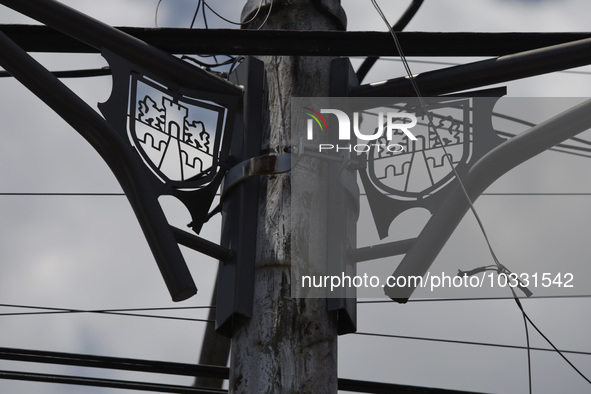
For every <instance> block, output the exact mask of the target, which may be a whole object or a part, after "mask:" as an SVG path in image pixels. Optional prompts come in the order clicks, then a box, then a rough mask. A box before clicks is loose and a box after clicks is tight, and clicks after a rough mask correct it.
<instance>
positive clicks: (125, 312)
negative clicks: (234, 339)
mask: <svg viewBox="0 0 591 394" xmlns="http://www.w3.org/2000/svg"><path fill="white" fill-rule="evenodd" d="M0 307H7V308H23V309H39V310H40V311H37V312H9V313H0V317H1V316H31V315H51V314H75V313H95V314H105V315H118V316H129V317H147V318H152V319H169V320H182V321H193V322H202V323H212V322H214V321H213V320H209V319H197V318H188V317H177V316H164V315H149V314H138V313H129V312H133V311H149V310H188V309H211V308H215V307H213V306H196V307H171V308H129V309H97V310H85V309H66V308H53V307H43V306H29V305H12V304H0Z"/></svg>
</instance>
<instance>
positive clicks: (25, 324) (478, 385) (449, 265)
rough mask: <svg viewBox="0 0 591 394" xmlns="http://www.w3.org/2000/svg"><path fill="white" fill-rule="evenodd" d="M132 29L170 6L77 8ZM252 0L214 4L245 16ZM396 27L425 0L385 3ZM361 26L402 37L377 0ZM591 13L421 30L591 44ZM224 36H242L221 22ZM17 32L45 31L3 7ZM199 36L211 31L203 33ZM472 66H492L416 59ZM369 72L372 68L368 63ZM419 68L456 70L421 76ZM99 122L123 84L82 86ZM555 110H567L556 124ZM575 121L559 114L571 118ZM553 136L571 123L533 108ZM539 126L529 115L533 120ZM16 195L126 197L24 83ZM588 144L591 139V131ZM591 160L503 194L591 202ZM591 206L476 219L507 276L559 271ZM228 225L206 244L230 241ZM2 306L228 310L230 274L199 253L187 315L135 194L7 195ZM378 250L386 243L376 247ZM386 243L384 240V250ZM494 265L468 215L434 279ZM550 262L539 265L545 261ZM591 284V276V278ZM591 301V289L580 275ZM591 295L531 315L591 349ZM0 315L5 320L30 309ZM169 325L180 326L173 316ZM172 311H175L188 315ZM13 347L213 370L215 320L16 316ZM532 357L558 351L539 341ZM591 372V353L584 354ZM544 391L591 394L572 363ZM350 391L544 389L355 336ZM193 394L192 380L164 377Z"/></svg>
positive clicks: (491, 305) (488, 331) (73, 83)
mask: <svg viewBox="0 0 591 394" xmlns="http://www.w3.org/2000/svg"><path fill="white" fill-rule="evenodd" d="M63 3H65V4H68V5H70V6H72V7H74V8H76V9H79V10H80V11H82V12H84V13H87V14H89V15H91V16H93V17H95V18H97V19H100V20H102V21H104V22H106V23H108V24H111V25H114V26H146V27H153V26H154V22H155V11H156V5H157V1H156V0H151V1H148V0H103V1H101V2H96V1H88V0H87V1H83V0H70V1H63ZM196 3H197V1H196V0H162V3H161V4H160V7H159V13H158V24H159V25H160V26H174V27H188V26H189V24H190V22H191V17H192V14H193V12H194V7H195V5H196ZM243 3H244V2H243V1H242V0H240V1H235V0H232V1H217V2H211V5H212V7H214V8H215V9H216V10H217V11H219V12H220V13H221V14H222V15H224V16H225V17H227V18H229V19H231V20H238V19H239V16H240V12H241V9H242V6H243ZM380 3H381V5H382V6H383V9H384V11H385V13H386V15H387V16H388V17H389V18H390V21H391V22H392V23H393V22H395V21H396V19H397V17H398V16H399V15H400V13H401V12H402V11H403V10H404V9H405V8H406V6H407V3H408V2H407V1H401V0H399V1H381V2H380ZM343 6H344V8H345V11H346V13H347V15H348V28H349V30H380V31H384V30H385V26H384V25H383V23H382V21H381V19H380V18H379V16H378V15H377V13H376V12H375V10H374V9H373V7H372V6H371V3H370V1H365V0H364V1H360V0H347V1H343ZM589 15H591V3H590V2H588V1H586V0H560V1H558V0H537V1H536V0H529V1H525V0H523V1H509V0H477V1H465V0H436V1H434V0H431V1H430V0H427V1H425V3H424V4H423V6H422V8H421V10H420V11H419V13H418V15H417V16H416V17H415V18H414V19H413V21H412V22H411V23H410V24H409V26H408V28H407V30H417V31H448V32H450V31H482V32H487V31H495V32H497V31H528V32H536V31H591V28H590V26H589V25H590V22H589ZM208 21H209V22H210V26H211V27H226V28H229V27H233V26H230V25H228V24H227V23H225V22H223V21H221V20H219V19H218V18H216V17H215V16H214V15H212V14H208ZM0 23H2V24H8V23H32V22H31V21H30V20H28V19H27V18H24V17H22V16H19V15H18V14H16V13H15V12H13V11H11V10H8V9H7V8H5V7H3V6H0ZM198 27H203V24H202V22H201V21H200V20H199V23H198ZM34 56H35V58H37V59H39V60H40V61H41V62H42V63H43V64H44V65H45V66H46V67H47V68H48V69H50V70H67V69H81V68H93V67H102V66H104V65H106V62H105V61H104V60H103V59H102V58H101V57H100V56H98V55H62V54H35V55H34ZM410 60H421V61H424V60H437V61H448V62H465V61H470V60H475V59H458V58H445V59H441V58H438V59H425V58H421V59H416V58H415V59H410ZM353 62H354V64H359V60H356V59H354V60H353ZM410 66H411V68H412V71H413V72H414V73H418V72H421V71H425V70H429V69H436V68H440V67H442V66H441V65H435V64H425V63H415V62H412V61H411V63H410ZM576 71H577V72H578V73H554V74H552V75H550V76H546V77H536V78H528V79H526V80H522V81H518V82H511V83H508V84H506V85H504V86H507V87H508V96H510V97H586V96H589V86H591V84H590V79H591V68H590V67H586V68H579V69H577V70H576ZM403 75H404V69H403V68H402V66H401V64H400V62H398V61H396V60H395V59H394V60H383V61H381V62H379V63H378V64H377V65H376V67H375V68H374V69H373V70H372V72H371V73H370V74H369V75H368V77H367V79H366V81H368V82H370V81H379V80H384V79H388V78H394V77H399V76H403ZM64 82H65V83H66V84H67V85H68V86H70V87H71V88H72V89H73V90H74V91H75V92H76V93H77V94H78V95H80V96H81V97H82V98H83V99H84V100H85V101H87V102H88V103H89V104H90V105H91V106H92V107H93V108H96V104H97V103H98V102H103V101H106V99H107V98H108V97H109V94H110V91H111V81H110V78H109V77H100V78H88V79H85V80H65V81H64ZM549 112H551V111H549ZM558 112H559V109H556V113H558ZM525 115H527V116H531V119H527V120H530V121H534V122H538V121H541V120H544V119H545V118H546V117H549V116H551V115H554V113H547V112H546V111H544V112H540V111H538V112H531V111H528V112H527V113H526V114H525ZM525 115H523V116H525ZM0 133H1V134H0V135H1V136H2V143H0V193H70V192H72V193H74V192H75V193H78V192H80V193H117V192H120V191H121V189H120V187H119V185H118V183H117V181H116V180H115V178H114V176H113V175H112V174H111V173H110V171H109V169H108V168H107V166H106V165H105V164H104V163H103V161H102V159H101V158H100V157H99V156H98V154H97V153H96V152H95V151H94V150H93V149H92V148H91V147H90V146H89V145H88V144H87V143H86V142H85V141H84V140H83V139H82V138H81V137H80V136H79V135H78V134H77V133H76V132H75V131H74V130H72V129H71V127H69V126H68V125H67V124H66V123H65V122H64V121H63V120H61V119H60V118H59V117H58V116H57V115H55V114H54V113H53V112H52V111H51V110H50V109H48V108H47V107H46V106H45V105H44V104H43V103H41V102H40V101H39V100H38V99H37V98H36V97H35V96H34V95H33V94H31V93H30V92H28V91H27V90H26V89H25V88H23V87H22V86H21V85H20V84H19V83H18V82H16V81H15V80H13V79H12V78H2V79H0ZM581 137H582V138H587V139H588V140H591V134H590V133H589V132H588V133H587V134H583V135H582V136H581ZM588 164H589V158H585V157H577V156H572V155H566V154H561V153H558V152H547V153H544V154H542V155H540V156H539V157H537V158H534V159H532V160H530V161H528V162H527V163H525V164H524V165H523V166H522V167H521V168H519V169H517V170H514V171H512V172H510V173H509V174H507V175H506V176H505V177H503V178H502V179H500V180H499V181H498V182H496V183H495V184H494V185H493V186H492V187H491V188H490V189H489V190H488V191H489V192H498V193H500V192H503V193H528V192H536V193H549V192H552V193H565V192H569V193H574V192H577V193H591V181H590V180H589V177H588V173H589V172H588V171H587V169H586V168H587V167H586V166H587V165H588ZM589 198H590V197H589V196H483V197H482V198H481V199H479V200H478V202H477V204H476V208H477V209H478V212H479V214H480V215H481V217H482V219H483V222H484V225H485V227H486V229H487V232H488V234H489V236H490V239H491V242H492V244H493V246H494V247H495V251H496V253H497V254H498V256H499V258H500V259H501V261H502V262H503V264H505V265H507V266H508V267H510V268H512V269H514V270H515V271H519V270H527V271H528V272H531V273H533V272H534V271H535V270H536V269H540V268H539V266H541V267H544V269H552V270H553V271H552V272H559V271H560V270H561V269H564V267H574V268H580V269H582V268H581V267H583V266H584V265H586V263H588V251H589V249H588V235H589V233H590V232H589V223H590V222H591V210H590V209H589ZM163 204H164V205H165V209H166V210H167V213H168V214H169V218H170V220H171V222H173V223H174V224H175V225H177V226H178V227H183V226H185V225H186V224H187V223H188V221H189V218H188V217H187V216H186V213H185V212H184V208H183V207H182V206H181V204H180V203H178V202H176V201H173V200H172V199H167V200H166V201H164V202H163ZM426 219H427V217H426V216H425V215H424V214H422V213H417V214H416V215H414V216H411V215H409V216H408V217H407V218H406V219H404V220H405V221H403V222H401V223H400V225H399V226H397V227H396V228H395V229H394V230H393V231H392V234H391V240H395V239H397V238H398V239H402V238H407V237H409V236H413V235H416V234H417V233H418V231H419V230H420V225H419V223H424V222H425V221H426ZM219 226H220V222H219V220H218V219H216V220H213V221H212V222H211V223H209V224H208V225H207V226H206V228H205V229H204V235H205V236H206V237H207V238H209V239H212V240H215V241H217V239H218V237H219ZM0 235H1V236H0V304H3V305H21V306H41V307H55V308H69V309H85V310H91V309H115V308H148V307H169V306H170V307H172V306H205V305H209V303H210V295H211V291H212V288H213V285H214V283H213V282H214V278H215V270H216V267H217V262H216V261H214V260H213V259H210V258H207V257H204V256H202V255H200V254H198V253H196V252H194V251H191V250H188V249H183V253H184V254H185V257H186V259H187V262H188V264H189V266H190V269H191V271H192V273H193V277H194V279H195V282H196V284H197V287H198V288H199V293H198V294H197V296H195V297H193V298H191V299H189V300H187V301H185V302H182V303H180V304H174V303H172V302H171V301H170V297H169V295H168V292H167V290H166V287H165V285H164V283H163V281H162V279H161V277H160V274H159V272H158V270H157V267H156V264H155V262H154V260H153V257H152V255H151V253H150V250H149V248H148V246H147V244H146V242H145V239H144V238H143V235H142V233H141V230H140V228H139V226H138V224H137V221H136V219H135V216H134V215H133V212H132V210H131V208H130V206H129V204H128V202H127V200H126V199H125V197H119V196H108V197H104V196H101V197H99V196H84V197H80V196H7V195H2V196H0ZM367 242H368V243H371V240H367ZM375 242H376V243H377V242H378V240H376V241H375ZM399 260H400V258H393V259H391V260H389V261H380V262H377V263H372V262H367V263H363V264H360V265H359V270H360V272H372V271H376V272H381V273H384V274H389V273H391V272H392V271H393V269H394V268H395V266H396V264H397V262H398V261H399ZM487 264H492V260H491V258H490V255H489V253H488V249H487V246H486V244H485V243H484V241H483V237H482V234H481V233H480V232H479V231H478V227H477V225H476V223H475V220H474V219H473V217H471V216H470V215H467V217H466V218H465V220H464V221H463V222H462V223H461V224H460V226H459V227H458V229H457V231H456V232H455V233H454V235H453V236H452V238H451V239H450V241H449V243H448V244H447V245H446V247H445V248H444V250H443V251H442V253H441V255H440V256H439V257H438V259H437V260H436V261H435V263H434V266H433V267H435V268H437V269H438V270H442V269H449V270H451V271H453V272H455V271H454V270H457V269H458V268H459V269H469V268H474V267H477V266H482V265H487ZM538 264H539V265H538ZM581 272H583V271H581ZM575 280H576V283H577V284H580V286H581V287H582V290H581V294H583V293H587V294H591V293H589V292H588V291H586V290H585V286H587V288H588V286H589V285H588V284H586V283H585V282H586V280H587V278H586V277H582V278H581V277H577V278H575ZM589 301H590V300H589V299H572V298H571V299H538V300H526V301H523V305H524V307H525V309H526V311H527V312H528V313H529V314H530V316H531V318H532V319H533V320H534V322H535V323H536V324H537V325H538V326H539V327H540V328H541V329H542V330H543V331H544V333H545V334H546V335H547V336H549V337H550V338H551V339H552V340H553V341H554V343H555V344H556V346H557V347H558V348H560V349H565V350H576V351H586V352H591V340H590V339H589V336H588V333H589V332H590V331H591V330H590V329H591V321H590V318H589V314H588V311H589V307H590V302H589ZM26 311H29V312H30V310H27V309H20V308H9V307H0V313H14V312H26ZM158 314H166V312H160V311H159V312H158ZM171 314H172V313H171ZM358 314H359V316H358V320H359V324H358V330H359V331H360V332H365V333H381V334H392V335H402V336H414V337H428V338H441V339H451V340H461V341H476V342H487V343H496V344H506V345H517V346H524V345H525V332H524V325H523V320H522V316H521V314H520V312H519V310H518V309H517V307H516V305H515V303H514V302H513V301H512V300H504V301H490V300H489V301H453V302H434V301H430V302H414V303H413V302H410V303H408V304H406V305H398V304H392V303H388V304H361V305H359V306H358ZM174 316H183V317H190V318H206V316H207V310H191V311H180V312H179V311H177V312H174ZM0 319H1V322H0V327H1V329H0V330H1V331H0V332H1V334H2V335H0V347H12V348H25V349H41V350H53V351H60V352H72V353H85V354H98V355H106V356H118V357H129V358H139V359H153V360H165V361H175V362H184V363H194V362H196V360H197V358H198V354H199V350H200V347H201V338H202V332H203V326H204V323H201V322H195V321H178V320H166V319H155V318H140V317H128V316H109V315H98V314H55V315H39V316H34V315H33V316H0ZM530 335H531V341H532V342H531V345H532V346H536V347H548V345H547V344H546V343H545V342H544V341H543V340H542V339H541V337H540V336H539V335H538V334H537V333H534V332H533V329H531V327H530ZM567 356H568V357H569V359H571V360H572V361H573V363H574V364H575V365H576V366H577V367H578V368H579V369H580V370H581V371H582V372H583V373H585V374H586V375H587V376H591V363H590V362H589V356H585V355H572V354H569V355H567ZM0 369H9V370H10V369H12V370H29V369H30V370H32V371H36V372H48V373H58V374H66V375H68V374H71V375H79V374H86V373H87V371H85V370H81V369H77V368H69V367H47V366H41V365H27V364H22V363H21V364H15V363H9V362H6V361H0ZM532 370H533V371H532V381H533V391H534V392H535V393H556V392H589V391H591V388H590V386H589V385H588V384H587V383H586V382H585V381H584V380H583V379H582V378H581V377H580V376H578V375H577V374H576V373H575V372H574V371H573V370H572V369H571V368H570V367H569V366H568V365H567V364H566V363H565V362H564V361H563V360H562V359H561V358H560V357H559V356H558V355H557V354H555V353H552V352H540V351H533V352H532ZM93 373H95V375H98V374H100V376H107V377H109V378H113V379H130V380H143V379H153V378H154V376H149V377H147V378H146V377H145V376H144V375H141V374H131V373H126V372H93ZM339 377H342V378H352V379H361V380H373V381H380V382H394V383H401V384H410V385H418V386H430V387H439V388H450V389H461V390H471V391H482V392H498V393H526V392H527V387H528V378H527V355H526V352H525V351H524V350H518V349H505V348H497V347H483V346H473V345H461V344H452V343H440V342H427V341H419V340H409V339H395V338H380V337H370V336H364V335H347V336H344V337H341V338H340V344H339ZM156 378H157V379H158V381H161V382H171V383H175V384H190V383H191V382H192V379H190V378H169V377H162V378H161V379H160V377H156ZM0 391H2V392H19V393H20V392H23V393H24V392H35V393H43V394H54V393H55V394H57V393H66V392H71V393H93V394H94V393H97V394H98V393H111V392H121V393H123V392H125V391H123V390H122V391H117V390H111V389H99V388H95V389H93V388H87V387H74V386H60V385H50V384H37V383H28V382H12V381H6V380H4V381H3V380H0Z"/></svg>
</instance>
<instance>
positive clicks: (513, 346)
mask: <svg viewBox="0 0 591 394" xmlns="http://www.w3.org/2000/svg"><path fill="white" fill-rule="evenodd" d="M353 334H354V335H363V336H372V337H381V338H395V339H408V340H416V341H427V342H441V343H453V344H459V345H473V346H488V347H497V348H505V349H518V350H527V349H528V347H527V346H520V345H506V344H500V343H490V342H476V341H462V340H457V339H443V338H430V337H416V336H410V335H396V334H379V333H373V332H355V333H353ZM529 349H531V350H535V351H541V352H561V353H568V354H577V355H584V356H591V352H583V351H580V350H557V349H556V348H553V349H550V348H541V347H529Z"/></svg>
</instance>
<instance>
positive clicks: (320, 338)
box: [229, 0, 346, 394]
mask: <svg viewBox="0 0 591 394" xmlns="http://www.w3.org/2000/svg"><path fill="white" fill-rule="evenodd" d="M271 1H272V4H271ZM260 3H261V1H260V0H248V2H247V4H246V6H245V7H244V10H243V13H242V20H243V21H248V20H250V19H251V18H252V17H253V15H254V14H255V13H256V11H257V9H258V7H259V5H260ZM269 11H270V14H269V16H268V18H267V19H266V22H265V23H264V25H263V26H262V28H263V29H285V30H287V29H289V30H337V29H339V30H342V29H345V23H346V20H345V15H344V12H343V10H342V8H341V6H340V0H266V1H265V4H264V5H263V7H262V9H261V10H260V11H259V13H258V15H257V16H256V17H255V18H254V20H253V21H252V22H249V23H248V25H246V26H244V28H248V29H257V28H259V27H260V26H261V25H262V24H263V21H265V18H266V17H267V14H268V13H269ZM260 59H261V60H262V61H263V62H264V63H265V72H266V86H265V91H266V95H267V97H266V100H268V105H267V106H265V107H266V108H267V109H266V111H265V112H266V113H265V114H264V115H263V117H264V129H263V146H262V152H264V153H269V154H284V153H285V152H286V151H287V150H288V149H289V147H290V144H291V142H290V134H291V133H290V125H291V107H290V101H291V97H298V96H299V97H315V96H325V97H326V96H328V95H329V81H330V60H331V59H330V58H325V57H277V56H265V57H261V58H260ZM310 182H311V184H310V185H309V186H310V188H311V189H312V190H313V189H314V188H315V187H322V185H321V184H320V182H321V179H320V177H314V176H312V177H310ZM314 182H318V183H319V184H318V185H316V184H314ZM290 187H291V174H290V173H287V174H281V175H273V176H269V177H266V178H265V179H263V180H262V183H261V194H260V196H259V208H258V210H259V214H258V230H257V231H258V233H257V259H256V266H255V284H254V307H253V316H252V319H244V320H242V321H238V322H236V321H235V322H234V327H235V329H234V333H233V338H232V348H231V363H230V387H229V388H230V392H231V393H257V394H259V393H336V392H337V322H336V316H335V314H334V313H329V312H328V311H327V305H326V299H296V298H292V297H291V296H290V291H291V285H292V283H291V279H290V269H291V264H292V254H291V252H292V251H291V248H290V243H291V242H290V240H291V237H292V232H293V231H301V232H302V234H298V236H302V237H310V239H313V244H315V245H326V242H322V237H325V236H326V234H325V231H324V234H323V233H322V231H321V230H320V231H316V232H317V233H310V232H309V231H307V230H304V231H302V229H304V228H307V229H310V228H314V224H313V223H312V224H310V223H308V221H309V220H314V215H315V213H314V212H313V211H311V210H310V208H309V207H310V206H311V205H313V206H322V204H323V203H324V202H323V201H317V200H316V201H304V200H305V198H302V199H299V201H292V200H291V188H290ZM306 195H307V196H308V199H310V200H312V199H315V198H316V196H314V195H308V194H306ZM320 195H322V194H321V193H320ZM320 198H322V197H320ZM292 212H293V216H295V217H294V218H293V219H296V220H297V222H298V225H297V226H294V225H293V222H294V221H296V220H293V221H292ZM296 227H297V229H296ZM294 229H295V230H294ZM309 253H312V254H315V253H324V254H325V253H326V251H322V250H313V249H312V250H311V251H310V252H309Z"/></svg>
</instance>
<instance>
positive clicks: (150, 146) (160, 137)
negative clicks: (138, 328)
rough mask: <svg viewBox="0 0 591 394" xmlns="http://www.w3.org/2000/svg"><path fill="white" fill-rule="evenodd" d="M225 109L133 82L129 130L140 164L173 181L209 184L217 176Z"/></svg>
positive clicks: (151, 84)
mask: <svg viewBox="0 0 591 394" xmlns="http://www.w3.org/2000/svg"><path fill="white" fill-rule="evenodd" d="M224 117H225V108H223V107H220V106H217V105H215V104H213V103H209V102H205V101H200V100H196V99H190V98H187V97H172V96H169V95H167V94H166V92H165V91H164V90H163V89H162V88H160V86H159V85H158V84H156V83H154V82H152V81H150V80H148V79H146V78H143V77H140V76H134V77H133V78H132V94H131V95H130V116H129V129H130V131H131V137H132V139H133V142H134V145H135V146H136V148H137V149H138V151H139V152H140V154H141V155H142V158H143V159H144V161H145V162H146V163H147V164H148V165H149V166H150V168H151V169H152V170H153V171H154V172H155V173H156V174H157V175H158V176H159V177H161V178H164V179H168V180H170V181H172V182H185V181H195V182H197V183H199V184H202V183H204V182H207V181H209V180H210V179H211V177H212V176H213V175H215V171H214V169H215V167H216V166H217V160H218V157H217V152H218V150H219V144H220V137H221V136H220V133H218V132H217V130H221V126H222V125H223V122H224Z"/></svg>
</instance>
